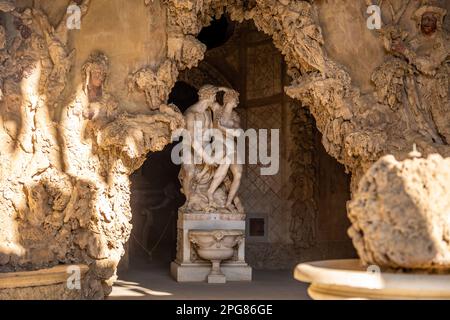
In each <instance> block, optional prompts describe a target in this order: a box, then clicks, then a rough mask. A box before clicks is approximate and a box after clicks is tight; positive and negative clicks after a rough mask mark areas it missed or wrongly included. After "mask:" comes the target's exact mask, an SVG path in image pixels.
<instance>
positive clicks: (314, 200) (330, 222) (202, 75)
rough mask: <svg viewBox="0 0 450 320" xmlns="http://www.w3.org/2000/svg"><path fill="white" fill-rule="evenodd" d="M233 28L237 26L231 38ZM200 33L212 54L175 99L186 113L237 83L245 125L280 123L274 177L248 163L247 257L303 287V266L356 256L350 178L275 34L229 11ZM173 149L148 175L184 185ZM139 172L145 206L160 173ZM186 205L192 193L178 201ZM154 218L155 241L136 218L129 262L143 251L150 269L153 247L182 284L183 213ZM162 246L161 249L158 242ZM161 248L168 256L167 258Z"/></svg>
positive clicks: (150, 164)
mask: <svg viewBox="0 0 450 320" xmlns="http://www.w3.org/2000/svg"><path fill="white" fill-rule="evenodd" d="M224 21H225V22H226V23H225V22H224ZM230 30H233V32H232V33H231V34H230V33H229V32H230ZM198 39H199V40H201V41H203V42H204V43H205V44H206V45H207V47H208V50H207V52H206V54H205V59H204V60H203V61H201V62H200V63H199V65H198V67H196V68H193V69H190V70H186V71H184V72H182V73H181V74H180V75H179V77H178V79H179V81H178V82H177V83H176V85H175V87H174V88H173V90H172V93H171V95H170V99H169V102H172V103H174V104H176V105H177V106H178V107H179V108H180V110H181V111H182V112H184V111H185V110H186V109H187V108H188V107H189V106H190V105H192V104H194V103H195V102H196V101H197V100H198V96H197V90H198V89H199V88H200V87H201V86H202V85H205V84H214V85H218V86H228V87H232V88H233V89H235V90H237V91H238V92H239V93H240V105H239V107H238V108H237V109H236V111H237V112H238V113H239V115H240V117H241V124H242V127H243V128H244V130H245V129H250V128H252V129H256V130H258V129H269V130H270V129H278V130H279V133H280V134H279V138H280V140H279V142H280V148H279V151H280V154H279V160H280V164H279V170H278V172H277V173H276V174H275V175H269V176H262V175H261V174H260V169H261V167H263V165H262V164H256V165H251V164H249V165H245V169H244V176H243V180H242V185H241V187H240V191H239V196H240V198H241V201H242V202H243V206H244V208H245V212H246V215H247V221H246V225H247V234H246V260H247V262H248V263H249V264H250V265H251V266H252V267H253V268H254V269H256V270H258V271H257V272H259V271H261V272H269V273H270V272H274V271H272V270H274V269H280V270H288V271H286V272H285V273H283V279H284V280H283V281H285V282H283V281H281V282H280V285H281V286H292V288H295V287H296V286H297V284H295V283H294V284H292V283H290V281H291V280H292V279H291V270H292V267H293V266H295V265H296V264H297V263H299V262H301V261H306V260H316V259H327V258H330V259H331V258H344V257H353V256H354V255H355V253H354V250H353V247H352V245H351V241H350V240H349V239H348V237H347V235H346V230H347V227H348V225H349V222H348V220H347V216H346V201H347V200H349V198H350V177H349V176H348V175H347V174H346V173H345V169H344V167H343V166H342V165H340V164H339V163H338V162H337V161H336V160H335V159H333V158H332V157H330V156H329V155H328V154H327V153H326V151H325V150H324V148H323V146H322V143H321V134H320V132H319V131H318V130H317V128H316V124H315V122H314V119H313V117H312V116H311V115H310V114H309V112H308V111H307V109H305V108H302V107H301V105H300V103H299V102H297V101H293V100H292V99H291V98H289V97H288V96H287V95H286V94H285V93H284V87H285V86H286V85H287V84H288V83H289V82H290V79H289V77H288V76H287V74H286V66H285V62H284V58H283V56H282V55H281V53H280V52H279V50H278V49H276V48H275V46H274V44H273V40H272V39H271V37H270V36H268V35H266V34H264V33H262V32H260V31H258V30H257V28H256V27H255V25H254V24H253V22H251V21H246V22H244V23H241V24H236V25H234V24H233V25H232V26H230V22H229V20H228V19H227V18H224V16H223V17H222V18H220V19H219V20H216V21H213V23H212V24H211V26H210V27H207V28H204V29H203V31H202V32H201V33H200V35H199V36H198ZM219 100H220V97H219ZM269 139H270V135H269ZM269 141H270V140H269ZM172 147H173V146H168V147H166V149H165V150H164V151H163V152H162V153H161V154H162V155H161V156H158V155H157V154H156V153H155V154H150V155H149V158H148V160H147V162H146V163H145V164H144V166H143V169H142V170H143V172H145V170H148V171H159V172H158V173H157V174H162V175H166V176H168V177H169V176H170V179H171V181H173V182H175V181H178V180H177V179H178V172H179V167H176V169H174V170H173V171H170V170H171V169H168V167H167V164H166V165H162V166H161V163H160V162H159V161H168V162H170V151H171V148H172ZM167 154H168V155H169V157H168V156H167ZM165 166H166V167H165ZM146 168H147V169H146ZM139 174H140V178H139V179H142V177H144V178H143V179H144V180H145V181H147V182H146V183H144V184H142V186H143V187H144V188H147V189H146V191H142V190H140V188H139V187H138V183H136V182H135V180H134V179H135V177H132V180H133V182H134V183H133V201H135V202H136V203H141V204H143V203H145V201H148V200H149V198H150V197H152V195H151V192H150V191H148V187H146V186H148V183H149V182H148V181H149V180H150V179H152V178H151V177H150V176H147V177H146V176H145V175H143V174H142V173H139V172H138V173H137V174H136V175H137V176H139ZM136 179H138V178H136ZM156 180H158V178H156ZM178 186H179V185H178ZM157 188H159V191H158V192H159V196H160V197H164V196H163V195H162V191H161V188H164V186H163V185H160V186H158V187H157ZM178 196H180V195H178ZM144 200H145V201H144ZM183 202H184V199H183V201H182V202H181V203H178V204H177V206H180V205H181V204H182V203H183ZM133 203H134V202H133ZM133 206H135V204H133ZM133 208H134V207H133ZM136 208H138V209H133V219H134V216H139V213H138V212H139V211H143V210H145V205H141V206H140V207H139V205H136ZM172 208H174V209H175V208H176V206H172ZM154 215H155V221H156V220H157V219H158V218H157V217H160V218H159V219H160V220H161V222H155V223H154V225H153V226H152V227H150V230H147V233H148V234H152V236H150V237H151V239H150V241H149V243H148V245H147V246H145V245H142V244H139V243H134V244H133V241H135V240H133V239H134V238H135V237H137V236H138V235H137V234H139V233H141V234H143V231H142V230H141V231H139V228H141V229H142V226H145V223H142V222H138V221H136V222H135V221H133V225H134V228H135V231H133V232H134V234H133V236H132V239H131V240H130V246H131V248H130V251H129V252H130V261H133V255H136V257H137V258H136V257H135V259H137V260H140V261H142V257H143V256H144V258H145V259H144V260H145V263H146V264H147V265H148V263H149V259H148V252H147V251H149V250H152V249H154V250H155V251H154V252H152V261H151V262H152V263H156V262H160V263H162V264H163V265H164V269H160V270H161V272H162V273H164V274H165V275H166V276H167V281H173V280H172V279H170V278H169V275H168V273H169V271H168V268H167V267H168V264H169V262H170V260H171V259H173V257H174V255H175V252H176V214H175V215H173V218H172V219H173V220H172V221H171V222H170V226H169V227H167V228H166V226H167V223H169V222H167V215H168V213H167V210H161V212H160V213H155V214H154ZM140 216H142V214H141V215H140ZM137 226H138V227H137ZM165 229H167V231H165ZM164 232H167V234H171V236H165V237H166V238H164V237H163V239H165V240H161V241H160V243H158V240H159V239H160V238H161V236H159V237H158V235H161V234H163V233H164ZM141 238H142V236H141ZM135 242H136V241H135ZM155 244H157V246H156V247H155V248H153V247H154V245H155ZM133 247H134V248H133ZM143 247H144V248H145V250H144V248H143ZM158 250H161V252H163V253H164V254H163V255H165V256H159V257H158V254H157V252H158ZM139 251H140V253H139ZM169 253H170V254H169ZM139 255H140V258H139ZM131 264H132V263H131ZM264 270H271V271H264ZM158 272H159V271H158ZM293 290H296V289H293Z"/></svg>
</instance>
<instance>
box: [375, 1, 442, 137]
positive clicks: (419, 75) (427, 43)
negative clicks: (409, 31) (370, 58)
mask: <svg viewBox="0 0 450 320" xmlns="http://www.w3.org/2000/svg"><path fill="white" fill-rule="evenodd" d="M445 16H446V10H444V9H443V8H440V7H438V6H433V5H422V6H421V7H420V8H419V9H418V10H416V12H415V13H414V16H413V18H414V19H415V20H416V21H417V26H418V33H417V35H416V36H415V37H413V38H412V39H410V40H407V39H406V38H407V35H406V34H405V32H402V31H398V32H397V33H396V34H397V36H393V34H392V33H390V34H389V35H388V37H386V35H385V45H386V49H387V50H388V51H389V52H391V53H392V54H393V55H394V57H395V58H393V59H390V60H389V61H387V62H386V63H384V64H383V65H382V66H380V67H379V68H378V69H377V70H376V71H375V73H374V75H373V76H372V80H373V81H374V82H375V85H376V87H377V92H378V95H379V98H380V100H381V101H382V102H384V103H386V104H388V105H389V106H390V107H391V108H393V109H394V110H397V109H400V108H402V110H401V111H402V112H403V113H404V116H403V118H404V119H405V120H406V122H407V126H408V129H409V130H414V131H418V132H420V133H421V134H422V135H423V136H425V137H428V138H431V139H432V140H433V142H435V143H439V144H446V143H447V144H448V143H449V142H450V124H449V123H448V122H447V121H446V116H445V115H446V114H448V112H449V111H450V105H449V99H448V90H449V85H448V84H449V82H448V79H449V77H448V74H449V66H448V60H447V59H448V56H449V53H450V46H449V41H448V39H447V36H446V35H445V33H444V32H443V29H442V26H443V22H444V18H445Z"/></svg>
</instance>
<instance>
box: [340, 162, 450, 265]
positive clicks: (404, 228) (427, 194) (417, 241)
mask: <svg viewBox="0 0 450 320" xmlns="http://www.w3.org/2000/svg"><path fill="white" fill-rule="evenodd" d="M449 179H450V159H449V158H447V159H443V158H442V157H441V156H440V155H436V154H435V155H430V156H429V157H428V158H427V159H421V158H415V159H408V160H404V161H402V162H399V161H397V160H396V159H395V158H394V157H393V156H385V157H383V158H381V159H380V160H379V161H378V162H377V163H375V165H374V166H373V167H372V168H371V169H370V170H369V171H368V172H367V173H366V174H365V176H364V177H363V179H362V180H361V182H360V185H359V189H358V191H357V192H356V193H355V195H354V198H353V200H352V201H351V202H350V203H349V206H348V209H349V217H350V219H351V221H352V227H351V228H350V229H349V235H350V236H351V237H352V239H353V244H354V245H355V247H356V249H357V251H358V254H359V256H360V257H361V260H362V261H363V262H364V263H365V264H367V265H371V264H373V265H378V266H380V267H385V268H395V269H398V268H404V269H422V270H432V269H437V270H445V271H447V272H448V270H449V269H450V220H449V217H450V197H449V183H448V181H449Z"/></svg>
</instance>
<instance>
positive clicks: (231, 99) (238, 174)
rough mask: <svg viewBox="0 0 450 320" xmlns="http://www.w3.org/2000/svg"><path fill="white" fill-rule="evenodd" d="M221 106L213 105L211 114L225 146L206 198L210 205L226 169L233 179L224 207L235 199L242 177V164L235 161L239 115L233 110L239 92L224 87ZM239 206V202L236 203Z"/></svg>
mask: <svg viewBox="0 0 450 320" xmlns="http://www.w3.org/2000/svg"><path fill="white" fill-rule="evenodd" d="M223 103H224V105H223V107H220V105H214V106H213V107H214V109H213V114H214V121H213V126H214V128H216V129H219V130H220V132H221V133H222V139H223V144H224V146H225V158H226V159H225V158H224V159H223V161H220V163H219V166H218V168H217V169H216V171H215V173H214V177H213V179H212V182H211V184H210V187H209V189H208V200H209V203H210V205H212V204H213V202H214V200H213V199H214V192H215V191H216V190H217V188H218V187H219V186H220V185H221V184H222V183H223V182H225V179H226V177H227V174H228V170H230V171H231V173H232V174H233V180H232V182H231V185H230V186H229V190H228V197H227V201H226V207H227V208H228V207H231V206H232V204H233V201H235V199H236V194H237V191H238V189H239V186H240V184H241V178H242V169H243V166H242V164H239V163H238V161H237V156H238V153H237V150H236V149H237V148H236V142H235V137H236V136H238V135H239V132H238V131H237V130H238V129H241V127H240V118H239V115H238V114H237V113H236V111H234V109H235V108H236V107H237V106H238V104H239V93H238V92H236V91H234V90H231V89H226V90H225V94H224V97H223ZM236 206H237V207H239V204H236Z"/></svg>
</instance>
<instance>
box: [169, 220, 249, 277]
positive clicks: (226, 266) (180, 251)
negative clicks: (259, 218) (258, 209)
mask: <svg viewBox="0 0 450 320" xmlns="http://www.w3.org/2000/svg"><path fill="white" fill-rule="evenodd" d="M177 229H178V234H177V258H176V260H175V261H174V262H172V263H171V265H170V272H171V274H172V277H173V278H174V279H175V280H176V281H178V282H205V281H208V275H209V273H210V272H211V262H210V261H205V260H202V259H201V258H200V257H199V256H198V255H197V253H196V251H195V248H194V247H193V245H192V243H191V242H190V239H189V231H190V230H192V231H194V230H211V231H212V230H240V231H242V232H243V234H244V235H245V215H244V214H215V213H182V212H179V213H178V224H177ZM220 267H221V271H222V273H223V274H224V275H225V278H226V280H227V281H251V280H252V268H251V267H250V266H249V265H248V264H247V263H246V262H245V239H244V240H242V241H241V243H240V244H239V245H238V246H237V247H236V249H235V253H234V256H233V258H232V259H230V260H226V261H223V262H222V263H221V264H220Z"/></svg>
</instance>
